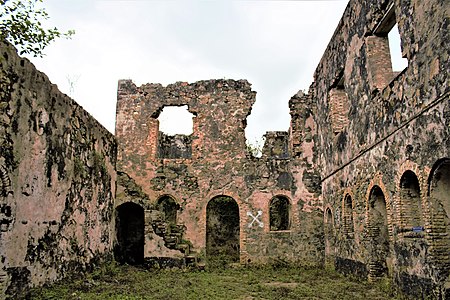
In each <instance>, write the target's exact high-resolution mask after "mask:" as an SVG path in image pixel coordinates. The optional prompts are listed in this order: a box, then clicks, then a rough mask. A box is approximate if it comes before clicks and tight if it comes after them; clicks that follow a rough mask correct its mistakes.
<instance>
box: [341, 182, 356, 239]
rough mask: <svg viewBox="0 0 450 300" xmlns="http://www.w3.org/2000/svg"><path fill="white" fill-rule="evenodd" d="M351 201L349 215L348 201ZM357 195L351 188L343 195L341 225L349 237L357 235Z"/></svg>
mask: <svg viewBox="0 0 450 300" xmlns="http://www.w3.org/2000/svg"><path fill="white" fill-rule="evenodd" d="M349 197H350V200H351V213H350V214H349V213H348V212H347V210H348V209H349V208H348V207H347V206H348V205H347V202H348V199H349ZM355 217H356V213H355V195H354V193H353V189H352V188H351V187H347V188H346V189H345V190H344V192H343V194H342V205H341V224H342V228H343V232H344V234H345V235H347V236H349V237H352V238H353V237H354V234H355Z"/></svg>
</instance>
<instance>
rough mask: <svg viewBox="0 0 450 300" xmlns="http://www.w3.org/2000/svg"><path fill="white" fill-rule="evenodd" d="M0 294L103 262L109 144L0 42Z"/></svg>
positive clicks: (110, 180) (109, 238)
mask: <svg viewBox="0 0 450 300" xmlns="http://www.w3.org/2000/svg"><path fill="white" fill-rule="evenodd" d="M0 53H1V57H0V64H1V69H0V80H1V81H0V120H1V121H0V289H1V291H0V294H2V295H4V294H6V295H9V296H10V297H13V298H14V297H15V296H14V295H16V294H18V293H21V292H23V291H25V290H26V289H28V288H29V287H31V286H37V285H42V284H43V283H45V282H49V281H54V280H57V279H60V278H62V277H64V276H67V275H68V274H70V272H78V271H84V270H86V269H89V268H92V267H93V266H94V265H95V264H96V263H98V262H99V261H100V260H102V259H105V258H108V257H110V254H111V250H112V246H113V241H114V239H115V233H114V227H113V226H112V225H113V218H112V216H113V203H114V197H115V180H116V171H115V164H116V151H117V148H116V141H115V138H114V136H113V135H112V134H110V133H109V132H108V131H107V130H106V129H105V128H103V127H102V126H101V125H100V124H99V123H98V122H97V121H96V120H94V119H93V118H92V117H91V116H90V115H89V114H88V113H87V112H86V111H84V110H83V109H82V108H81V107H80V106H79V105H77V104H76V103H75V102H73V101H72V100H71V99H70V98H69V97H67V96H66V95H64V94H62V93H61V92H59V91H58V89H57V87H56V86H55V85H52V84H51V83H50V81H49V80H48V78H47V76H45V75H44V74H42V73H40V72H38V71H37V70H36V69H35V68H34V66H33V65H32V64H31V63H30V62H29V61H28V60H27V59H23V58H20V57H19V56H18V55H17V53H16V50H15V49H14V48H13V47H11V46H10V45H8V44H6V43H0Z"/></svg>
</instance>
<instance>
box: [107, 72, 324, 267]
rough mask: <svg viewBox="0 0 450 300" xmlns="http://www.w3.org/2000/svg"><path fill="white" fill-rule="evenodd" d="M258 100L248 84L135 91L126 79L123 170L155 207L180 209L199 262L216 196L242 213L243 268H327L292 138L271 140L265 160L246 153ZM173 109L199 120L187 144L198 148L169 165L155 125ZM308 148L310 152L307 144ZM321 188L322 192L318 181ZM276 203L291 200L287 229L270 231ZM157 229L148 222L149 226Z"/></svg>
mask: <svg viewBox="0 0 450 300" xmlns="http://www.w3.org/2000/svg"><path fill="white" fill-rule="evenodd" d="M254 101H255V92H253V91H252V90H251V88H250V84H249V83H248V82H247V81H244V80H239V81H234V80H209V81H199V82H196V83H191V84H188V83H184V82H179V83H176V84H172V85H168V86H167V87H163V86H161V85H159V84H146V85H143V86H141V87H137V86H135V85H134V84H133V83H132V82H131V81H128V80H122V81H119V90H118V103H117V122H116V135H117V138H118V141H119V145H120V147H119V154H118V156H119V163H118V166H119V167H118V168H119V169H120V170H121V171H124V172H126V173H127V174H128V175H129V176H130V177H131V178H132V179H133V180H134V181H135V182H136V183H137V184H138V185H139V186H141V187H142V190H143V192H145V193H146V194H147V195H148V196H149V201H150V203H152V204H156V203H157V202H158V201H159V200H160V199H161V198H162V197H167V196H169V197H170V198H172V199H174V200H175V201H176V202H177V204H178V205H179V209H178V211H177V214H178V215H177V224H178V225H180V226H184V227H185V233H184V239H186V240H188V241H189V242H190V243H192V248H193V250H194V251H196V252H197V254H198V255H200V256H202V255H203V254H204V252H205V251H206V239H207V237H206V226H207V224H206V222H207V214H208V208H207V207H208V203H209V201H210V200H212V199H214V198H215V197H217V196H229V197H231V198H233V199H234V201H236V203H237V204H238V207H239V216H238V218H239V222H240V229H239V233H238V234H239V241H240V242H239V245H237V246H238V247H239V253H240V261H241V262H245V263H248V262H270V261H273V260H275V259H281V260H288V261H296V262H299V261H301V262H302V263H304V264H316V265H317V264H321V263H322V262H323V236H322V235H321V232H322V215H321V212H320V210H319V209H318V206H317V197H318V193H317V192H318V191H317V190H314V189H310V190H308V188H309V187H308V184H304V183H303V182H302V181H303V179H304V178H303V172H304V170H303V166H304V163H303V162H301V163H297V162H294V161H293V160H292V159H291V155H290V154H289V153H290V151H291V150H290V145H289V135H288V134H287V133H286V132H284V133H269V134H268V140H267V144H266V145H265V147H264V149H266V150H264V151H265V153H264V155H263V157H262V158H254V157H251V155H250V154H249V153H247V152H246V145H245V134H244V130H245V126H246V118H247V116H248V115H249V114H250V111H251V106H252V104H253V103H254ZM168 105H175V106H182V105H187V106H188V110H189V111H190V112H191V113H193V114H194V115H195V117H194V122H193V123H194V125H193V134H192V135H190V136H189V137H188V140H189V141H192V142H191V143H192V153H191V156H190V157H185V156H181V157H184V158H172V159H169V158H163V157H161V156H159V155H158V147H159V146H160V145H161V143H160V141H158V138H161V137H164V136H163V135H162V134H161V133H160V132H159V129H158V120H157V118H158V115H159V113H160V112H161V110H162V109H163V107H164V106H168ZM164 138H165V137H164ZM165 139H166V138H165ZM178 140H179V138H178ZM308 141H309V143H311V142H312V141H311V140H308ZM172 144H173V143H172ZM303 146H304V147H305V149H306V148H308V147H309V146H308V145H307V144H306V143H305V144H303V143H302V144H301V145H300V147H303ZM308 149H309V148H308ZM308 155H309V156H312V151H310V149H309V150H307V151H306V152H305V157H307V156H308ZM306 160H307V159H306V158H305V161H306ZM306 177H308V180H310V181H314V180H316V181H317V178H314V177H312V176H306ZM305 181H307V180H305ZM312 185H314V184H311V186H312ZM316 186H320V185H319V184H318V182H316ZM275 196H280V197H281V196H282V197H285V198H287V199H288V201H289V213H288V218H289V220H288V224H289V226H288V230H283V231H271V230H270V226H269V222H270V220H269V219H270V218H269V211H270V203H271V200H272V199H273V198H274V197H275ZM148 216H149V217H151V213H148ZM151 222H152V220H146V224H150V223H151ZM145 243H146V247H145V248H146V249H151V247H147V244H149V243H151V239H150V240H148V241H147V240H146V241H145ZM153 248H154V247H153ZM159 249H160V250H159V251H150V252H148V251H146V252H145V254H144V256H145V257H152V256H164V255H166V254H163V252H165V250H164V251H163V250H161V249H162V248H159Z"/></svg>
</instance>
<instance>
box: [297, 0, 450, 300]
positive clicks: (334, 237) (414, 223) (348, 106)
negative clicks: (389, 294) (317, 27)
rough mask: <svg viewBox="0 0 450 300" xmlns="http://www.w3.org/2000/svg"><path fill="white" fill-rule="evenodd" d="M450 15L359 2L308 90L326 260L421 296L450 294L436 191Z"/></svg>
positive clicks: (445, 149)
mask: <svg viewBox="0 0 450 300" xmlns="http://www.w3.org/2000/svg"><path fill="white" fill-rule="evenodd" d="M449 10H450V7H449V5H448V4H446V3H444V2H443V1H394V2H389V1H380V0H378V1H350V3H349V5H348V7H347V9H346V11H345V13H344V16H343V18H342V19H341V21H340V23H339V25H338V28H337V29H336V32H335V34H334V36H333V38H332V40H331V41H330V43H329V45H328V48H327V50H326V51H325V53H324V55H323V57H322V60H321V62H320V64H319V66H318V67H317V69H316V72H315V75H314V78H315V82H314V83H313V84H312V86H311V90H310V95H311V97H312V98H313V100H314V103H316V105H315V106H314V107H313V114H314V118H315V121H316V124H317V133H318V134H317V136H316V137H315V140H316V143H317V148H316V149H317V156H318V157H319V163H320V170H321V174H320V177H321V179H322V201H323V208H324V213H325V217H324V221H325V223H326V224H325V225H326V226H325V227H326V236H327V241H326V252H327V253H326V255H327V259H328V260H330V261H334V263H335V265H336V267H337V268H339V269H341V270H342V271H344V272H352V273H356V274H360V275H361V276H363V277H369V278H371V279H375V278H377V277H379V276H382V275H384V274H388V275H390V276H392V277H393V278H394V279H395V281H396V282H397V283H398V284H399V285H400V287H402V288H403V289H404V290H405V291H407V292H408V293H411V294H414V295H418V296H421V295H422V294H425V295H434V296H435V297H444V296H443V294H444V293H445V289H446V288H445V286H447V288H448V282H449V278H448V275H449V266H450V264H449V262H450V261H449V256H448V253H450V243H449V238H450V237H449V236H450V231H449V230H450V228H449V227H448V224H449V221H448V220H449V213H450V211H449V202H450V193H448V189H447V190H446V189H445V188H444V192H441V193H440V195H439V196H433V195H431V194H433V193H432V192H430V191H431V190H432V189H433V186H432V185H433V183H432V181H433V180H432V178H434V177H433V176H434V175H435V173H434V172H435V171H436V170H437V169H439V168H438V166H439V165H440V164H441V163H445V164H446V161H447V160H448V158H449V157H450V150H449V149H450V147H449V146H450V107H449V85H448V76H447V74H448V70H449V68H450V64H449V52H450V50H449V48H448V47H447V46H446V45H448V43H449V32H448V21H449ZM395 22H397V24H398V28H399V32H400V36H401V44H402V53H403V56H404V57H406V58H407V59H408V66H407V68H406V69H404V70H403V71H401V72H400V73H396V72H393V71H392V68H391V67H390V59H391V57H390V54H389V53H388V52H386V50H387V49H389V46H388V45H387V37H386V35H387V31H388V30H389V27H390V26H392V25H393V23H395ZM337 104H338V105H337ZM342 108H345V109H342ZM336 120H338V121H339V122H337V123H336ZM336 124H337V125H339V126H336ZM294 143H295V141H294ZM441 170H447V169H445V168H444V167H442V168H441ZM440 176H442V179H440V180H441V182H445V180H447V179H445V178H448V177H447V176H450V174H448V173H447V171H445V172H444V173H440ZM379 205H381V206H380V207H381V208H379V209H378V208H377V206H379ZM383 206H384V207H383ZM435 207H438V208H435ZM438 211H439V212H438ZM377 214H381V217H379V216H378V217H377V216H376V215H377ZM383 219H385V221H384V222H385V224H376V221H375V220H381V221H380V222H381V223H383V221H382V220H383ZM384 231H385V232H384ZM383 232H384V233H383ZM438 236H439V237H438ZM380 239H381V240H380ZM446 282H447V283H446ZM448 293H449V292H448V291H447V294H448ZM439 295H440V296H439Z"/></svg>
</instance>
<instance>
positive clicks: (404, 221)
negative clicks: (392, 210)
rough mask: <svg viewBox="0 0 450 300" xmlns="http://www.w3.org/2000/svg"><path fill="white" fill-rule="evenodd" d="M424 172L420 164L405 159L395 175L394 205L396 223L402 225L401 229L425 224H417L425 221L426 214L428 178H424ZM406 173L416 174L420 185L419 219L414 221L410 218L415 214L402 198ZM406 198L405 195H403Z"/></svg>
mask: <svg viewBox="0 0 450 300" xmlns="http://www.w3.org/2000/svg"><path fill="white" fill-rule="evenodd" d="M423 173H424V172H422V171H421V169H420V167H419V165H418V164H417V163H415V162H413V161H410V160H407V161H405V162H404V163H403V164H402V165H401V166H400V168H399V170H398V172H397V174H396V176H395V194H394V199H393V205H394V206H395V207H396V222H395V223H396V225H397V226H399V227H400V230H402V229H405V230H407V229H409V227H412V226H418V225H421V226H423V225H424V224H416V223H417V222H422V223H423V222H424V221H425V219H426V218H425V214H426V211H427V209H426V206H427V203H426V199H425V198H426V197H424V196H425V191H426V180H425V179H424V178H425V176H424V174H423ZM406 174H413V175H415V177H416V178H417V181H418V187H419V194H418V196H417V197H418V198H419V206H418V209H419V211H420V212H419V214H420V215H419V219H418V220H416V221H414V220H415V218H414V220H410V219H412V217H413V216H409V215H411V213H409V210H408V209H409V208H410V207H406V206H405V205H404V204H405V203H403V202H404V201H405V200H404V199H402V195H401V193H402V187H401V184H402V179H403V178H404V176H406ZM403 198H404V197H403ZM413 215H414V216H415V215H417V214H416V213H413Z"/></svg>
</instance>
